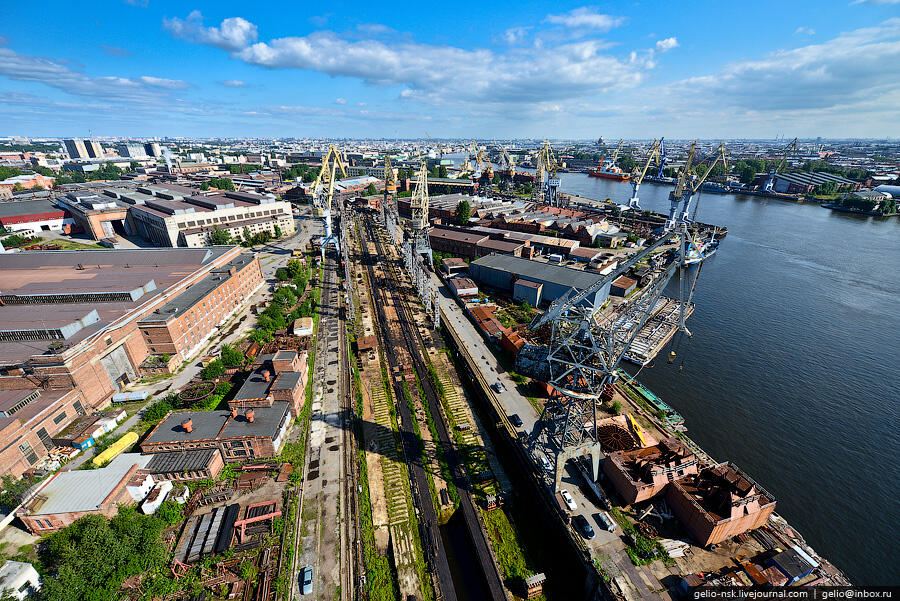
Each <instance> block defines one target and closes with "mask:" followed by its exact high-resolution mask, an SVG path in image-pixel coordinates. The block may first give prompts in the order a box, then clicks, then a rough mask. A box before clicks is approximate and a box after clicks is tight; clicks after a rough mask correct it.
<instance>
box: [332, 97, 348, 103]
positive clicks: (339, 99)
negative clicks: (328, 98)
mask: <svg viewBox="0 0 900 601" xmlns="http://www.w3.org/2000/svg"><path fill="white" fill-rule="evenodd" d="M334 103H335V104H347V99H346V98H335V99H334Z"/></svg>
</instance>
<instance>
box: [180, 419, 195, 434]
mask: <svg viewBox="0 0 900 601" xmlns="http://www.w3.org/2000/svg"><path fill="white" fill-rule="evenodd" d="M181 427H182V428H184V431H185V432H188V433H191V432H193V431H194V422H193V421H192V420H190V419H186V420H184V421H183V422H181Z"/></svg>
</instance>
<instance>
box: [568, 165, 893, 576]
mask: <svg viewBox="0 0 900 601" xmlns="http://www.w3.org/2000/svg"><path fill="white" fill-rule="evenodd" d="M561 180H562V182H561V187H560V190H561V191H563V192H569V193H572V194H578V195H581V196H586V197H588V198H595V199H601V200H602V199H606V198H610V199H612V200H613V201H615V202H619V203H626V204H627V201H628V198H629V197H630V196H631V185H630V184H628V183H619V182H613V181H609V180H601V179H596V178H592V177H589V176H587V175H586V174H581V173H564V174H561ZM669 190H670V187H669V186H662V185H657V184H649V183H645V184H644V185H642V186H641V191H640V192H641V193H640V198H641V207H642V208H645V209H650V210H654V211H660V212H665V213H668V192H669ZM697 219H698V220H699V221H702V222H705V223H711V224H716V225H725V226H727V227H728V236H727V237H726V238H725V239H724V240H723V241H722V244H721V246H720V248H719V252H718V253H717V254H716V255H715V256H713V257H712V258H710V259H709V260H707V261H706V262H705V264H704V265H703V269H702V273H701V276H700V281H699V283H698V285H697V292H696V295H695V301H696V311H695V313H694V315H693V316H692V317H691V318H690V320H689V322H688V327H689V328H690V329H691V331H692V333H693V338H691V339H687V338H685V339H684V340H683V341H682V342H681V343H680V344H679V348H678V360H677V361H676V362H675V363H673V364H671V365H670V364H667V362H666V361H665V359H664V357H665V355H666V354H667V353H668V349H666V350H665V351H663V352H662V353H660V358H659V360H658V361H657V362H656V364H655V367H654V368H652V369H644V370H642V371H641V373H640V376H639V379H640V380H641V381H642V382H644V383H645V384H646V385H647V386H648V387H650V388H651V389H652V390H653V391H654V392H656V393H657V394H658V395H660V396H661V397H662V398H663V399H665V400H666V401H667V402H668V403H669V404H670V405H672V407H674V408H675V409H676V410H677V411H678V412H679V413H681V414H682V415H683V416H684V418H685V420H686V424H687V427H688V430H689V431H688V434H689V435H690V436H691V437H692V438H693V439H694V440H695V441H697V442H698V443H699V444H700V445H701V446H702V447H703V448H704V449H705V450H706V451H707V452H709V453H710V454H711V455H712V456H713V457H715V458H716V459H717V460H719V461H723V460H729V461H733V462H734V463H736V464H737V465H739V466H740V467H741V468H743V469H744V470H745V471H746V472H747V473H748V474H749V475H750V476H751V477H753V478H754V479H756V480H757V481H758V482H759V483H760V484H761V485H762V486H763V487H765V488H767V489H768V490H769V491H770V492H771V493H773V494H774V496H775V498H776V499H777V506H776V511H778V512H779V513H781V515H783V516H784V517H785V518H787V520H788V521H789V522H790V523H791V524H792V525H793V526H795V527H796V528H797V529H798V530H799V531H800V532H801V533H802V534H803V535H804V537H805V538H806V539H807V542H808V543H809V544H810V545H811V546H812V547H813V548H814V549H816V551H818V552H819V553H820V554H822V555H823V556H825V557H828V558H829V559H830V560H831V561H833V562H834V563H835V564H836V565H837V566H838V567H839V568H841V569H842V570H843V571H844V572H845V573H846V574H847V575H848V577H849V578H850V579H851V581H852V582H854V583H855V584H869V585H875V584H894V585H895V584H898V583H900V571H898V565H900V553H898V543H897V540H896V536H897V535H898V534H900V518H898V515H900V504H898V498H900V487H898V482H900V459H898V458H900V419H898V409H897V407H898V405H897V403H898V396H900V219H897V218H887V219H877V218H873V217H864V216H856V215H847V214H842V213H836V212H832V211H829V210H827V209H823V208H821V207H819V206H818V205H815V204H795V203H788V202H784V201H779V200H774V199H766V198H760V197H754V196H745V195H731V194H729V195H720V194H710V193H706V194H703V195H702V196H701V197H700V206H699V213H698V215H697ZM676 277H677V276H676ZM675 283H676V282H673V283H672V284H675ZM669 294H671V295H677V288H675V287H672V290H671V291H670V292H669ZM677 340H678V337H676V339H675V341H673V344H678V343H677ZM682 362H683V371H681V372H679V371H678V367H679V365H680V364H682ZM629 370H630V371H632V372H633V371H635V370H634V369H631V367H629Z"/></svg>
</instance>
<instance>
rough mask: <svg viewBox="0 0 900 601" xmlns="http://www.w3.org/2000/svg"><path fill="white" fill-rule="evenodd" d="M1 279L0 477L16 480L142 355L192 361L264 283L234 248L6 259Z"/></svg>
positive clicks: (1, 258) (128, 377) (128, 378)
mask: <svg viewBox="0 0 900 601" xmlns="http://www.w3.org/2000/svg"><path fill="white" fill-rule="evenodd" d="M0 272H2V273H3V280H4V285H3V290H2V293H0V301H2V302H0V474H4V475H5V474H11V475H13V476H15V477H19V476H22V475H23V474H24V473H25V472H26V471H27V470H29V469H30V468H32V467H34V466H35V465H37V464H38V463H39V462H40V461H41V459H43V458H44V457H46V456H47V454H48V450H49V449H50V448H52V447H53V446H54V445H55V444H56V443H54V442H53V439H54V438H55V437H57V436H58V435H59V434H60V433H61V432H63V431H64V430H65V429H66V428H67V427H68V426H69V424H70V423H72V421H73V420H74V419H76V418H77V417H78V416H82V415H89V414H93V413H95V412H96V411H98V410H100V409H103V408H104V407H106V406H108V405H109V404H110V401H111V398H112V395H113V394H114V393H117V392H119V391H120V390H121V389H122V388H123V387H124V386H125V385H126V384H128V383H129V382H132V381H134V380H136V379H138V378H140V377H141V376H142V375H143V374H144V373H145V372H144V366H145V365H148V364H149V362H148V359H152V358H154V356H155V357H159V356H162V355H165V354H169V355H172V356H173V357H177V359H178V362H179V363H180V361H184V360H188V359H191V358H193V357H194V356H196V354H197V353H198V352H199V351H200V349H201V348H202V347H203V344H204V343H205V341H206V340H208V338H209V336H210V335H212V333H213V332H214V331H215V330H216V329H217V328H218V326H219V325H220V324H222V323H224V322H225V321H227V320H228V318H229V317H230V316H231V315H233V314H234V313H236V312H237V311H238V310H239V309H240V308H241V307H242V306H243V304H244V302H245V301H246V299H248V298H250V297H251V296H252V295H253V293H254V292H255V291H256V290H257V289H258V288H259V287H260V286H262V284H263V277H262V272H261V270H260V265H259V261H258V260H257V259H256V257H255V256H254V255H252V254H250V253H246V252H243V249H241V248H240V247H230V246H217V247H212V248H197V249H193V248H191V249H187V248H186V249H142V250H96V251H94V250H82V251H48V252H29V253H7V254H0ZM153 365H157V363H153Z"/></svg>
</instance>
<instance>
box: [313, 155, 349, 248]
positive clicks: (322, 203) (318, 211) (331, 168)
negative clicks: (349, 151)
mask: <svg viewBox="0 0 900 601" xmlns="http://www.w3.org/2000/svg"><path fill="white" fill-rule="evenodd" d="M344 165H345V163H344V156H343V154H341V151H340V150H338V149H337V146H335V145H334V144H332V145H331V146H330V147H329V148H328V152H327V153H326V154H325V156H324V157H322V168H321V169H320V170H319V175H318V176H317V177H316V180H315V181H314V182H313V185H312V190H311V191H312V200H313V214H314V215H315V216H316V217H321V218H322V219H323V222H324V225H325V234H324V235H323V236H322V258H324V257H325V246H326V245H327V244H329V243H332V242H333V243H335V244H337V238H335V236H334V233H333V232H332V231H331V205H332V200H333V199H334V184H335V182H336V181H337V180H338V173H340V176H341V177H347V169H346V167H345V166H344Z"/></svg>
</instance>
